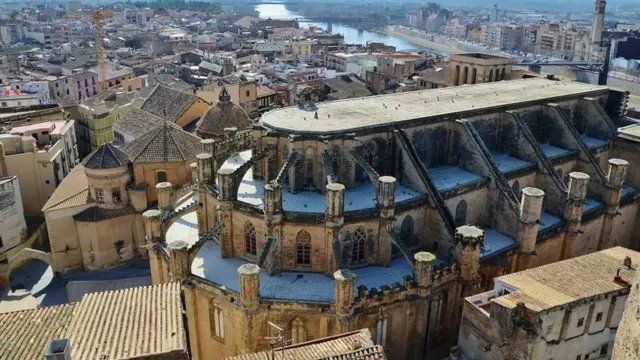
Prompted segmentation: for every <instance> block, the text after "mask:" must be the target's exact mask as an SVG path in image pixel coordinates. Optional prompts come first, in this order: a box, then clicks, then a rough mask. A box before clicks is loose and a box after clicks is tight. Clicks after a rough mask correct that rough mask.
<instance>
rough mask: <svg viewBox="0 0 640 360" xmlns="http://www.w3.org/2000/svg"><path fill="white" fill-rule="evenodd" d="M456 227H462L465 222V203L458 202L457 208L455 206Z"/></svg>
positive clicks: (463, 201)
mask: <svg viewBox="0 0 640 360" xmlns="http://www.w3.org/2000/svg"><path fill="white" fill-rule="evenodd" d="M455 221H456V226H462V225H464V224H465V223H466V222H467V202H466V201H465V200H460V202H459V203H458V206H456V217H455Z"/></svg>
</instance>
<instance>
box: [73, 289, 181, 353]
mask: <svg viewBox="0 0 640 360" xmlns="http://www.w3.org/2000/svg"><path fill="white" fill-rule="evenodd" d="M133 319H135V321H133ZM183 324H184V323H183V320H182V302H181V300H180V284H179V283H169V284H162V285H154V286H144V287H137V288H130V289H124V290H117V291H108V292H101V293H93V294H88V295H85V296H84V297H83V298H82V301H81V302H80V303H79V304H78V305H77V306H76V310H75V313H74V317H73V322H72V323H71V325H70V327H69V333H70V338H71V341H72V344H73V345H72V347H71V351H72V354H71V358H72V359H98V358H101V356H102V355H103V354H104V355H106V357H105V358H108V359H109V360H118V359H131V358H142V357H148V356H152V355H159V354H168V353H185V352H186V349H187V344H186V338H185V331H184V325H183Z"/></svg>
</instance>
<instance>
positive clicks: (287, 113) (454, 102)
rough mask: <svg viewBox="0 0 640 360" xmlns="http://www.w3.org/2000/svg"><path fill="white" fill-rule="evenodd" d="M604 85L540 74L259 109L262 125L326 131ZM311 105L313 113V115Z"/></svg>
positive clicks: (593, 91)
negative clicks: (563, 79)
mask: <svg viewBox="0 0 640 360" xmlns="http://www.w3.org/2000/svg"><path fill="white" fill-rule="evenodd" d="M606 91H608V88H607V87H605V86H598V85H591V84H583V83H578V82H565V81H553V80H547V79H542V78H533V79H523V80H510V81H500V82H493V83H486V84H478V85H463V86H456V87H447V88H442V89H432V90H422V91H412V92H407V93H396V94H388V95H378V96H368V97H362V98H353V99H345V100H336V101H329V102H322V103H318V104H316V105H315V109H314V110H306V109H301V108H299V107H297V106H290V107H286V108H282V109H276V110H272V111H269V112H267V113H265V114H264V115H262V119H261V122H262V125H263V126H265V127H266V128H269V129H274V130H278V131H281V132H286V133H292V134H308V135H329V134H340V133H345V132H354V131H361V130H365V129H372V128H381V127H387V126H396V125H402V123H403V122H408V121H412V120H418V119H426V118H430V117H438V116H444V115H451V114H456V116H457V117H458V116H460V115H462V114H460V113H465V112H471V111H480V110H483V111H486V110H490V109H498V108H501V107H512V106H514V105H519V104H522V105H524V104H526V103H535V102H540V101H545V102H553V101H560V100H563V99H564V98H567V97H575V96H594V95H597V94H600V93H605V92H606ZM316 111H317V113H318V119H314V113H315V112H316Z"/></svg>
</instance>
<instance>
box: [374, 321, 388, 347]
mask: <svg viewBox="0 0 640 360" xmlns="http://www.w3.org/2000/svg"><path fill="white" fill-rule="evenodd" d="M386 342H387V319H386V318H381V319H378V322H377V323H376V344H377V345H382V346H385V343H386Z"/></svg>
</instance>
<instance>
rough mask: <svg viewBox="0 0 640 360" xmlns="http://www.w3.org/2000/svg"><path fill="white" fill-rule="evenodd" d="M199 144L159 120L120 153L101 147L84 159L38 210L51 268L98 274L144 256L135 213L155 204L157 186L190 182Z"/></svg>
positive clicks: (110, 146)
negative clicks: (43, 223)
mask: <svg viewBox="0 0 640 360" xmlns="http://www.w3.org/2000/svg"><path fill="white" fill-rule="evenodd" d="M199 142H200V140H199V139H198V138H197V137H195V136H193V135H191V134H189V133H186V132H184V131H182V130H181V129H180V128H179V127H177V126H176V125H173V124H171V123H169V122H167V121H164V122H162V123H160V124H158V125H156V126H155V127H154V128H153V129H151V130H150V131H148V132H147V133H145V134H143V135H141V136H139V137H138V138H136V139H135V140H133V141H131V142H129V143H127V144H126V145H125V146H123V147H122V148H121V149H118V148H116V147H114V146H113V145H111V144H105V145H103V146H101V147H100V148H99V149H98V150H96V151H95V152H93V153H92V154H90V155H89V156H87V157H86V158H85V159H84V161H83V164H84V166H79V167H77V168H76V169H74V170H73V171H72V173H71V174H70V175H69V176H68V177H67V178H66V179H65V181H63V182H62V184H61V185H60V187H59V188H58V189H57V190H56V192H55V193H54V194H53V195H52V196H51V198H50V199H49V201H48V202H47V203H46V204H45V206H44V207H43V209H42V211H43V212H44V214H45V219H46V222H47V229H48V231H49V241H50V244H51V260H50V265H51V266H52V267H53V269H54V270H55V271H57V272H67V271H70V270H73V269H85V270H98V269H103V268H108V267H113V266H117V265H120V264H122V263H124V262H127V261H129V260H131V259H134V258H137V257H139V256H146V251H144V250H143V248H144V246H145V238H144V232H143V228H142V217H141V216H140V213H141V212H142V211H144V210H146V209H147V206H148V204H149V203H153V202H155V201H156V199H157V193H156V186H157V185H158V184H160V185H161V186H162V184H166V182H167V181H171V182H172V183H173V184H176V185H183V184H189V183H190V182H191V170H190V168H189V165H190V164H191V163H192V162H193V161H194V160H195V155H196V153H197V151H198V149H199V145H200V143H199ZM163 189H164V190H165V191H168V192H171V191H173V190H176V189H171V188H170V187H165V188H163ZM179 192H180V191H178V190H176V193H179Z"/></svg>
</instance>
